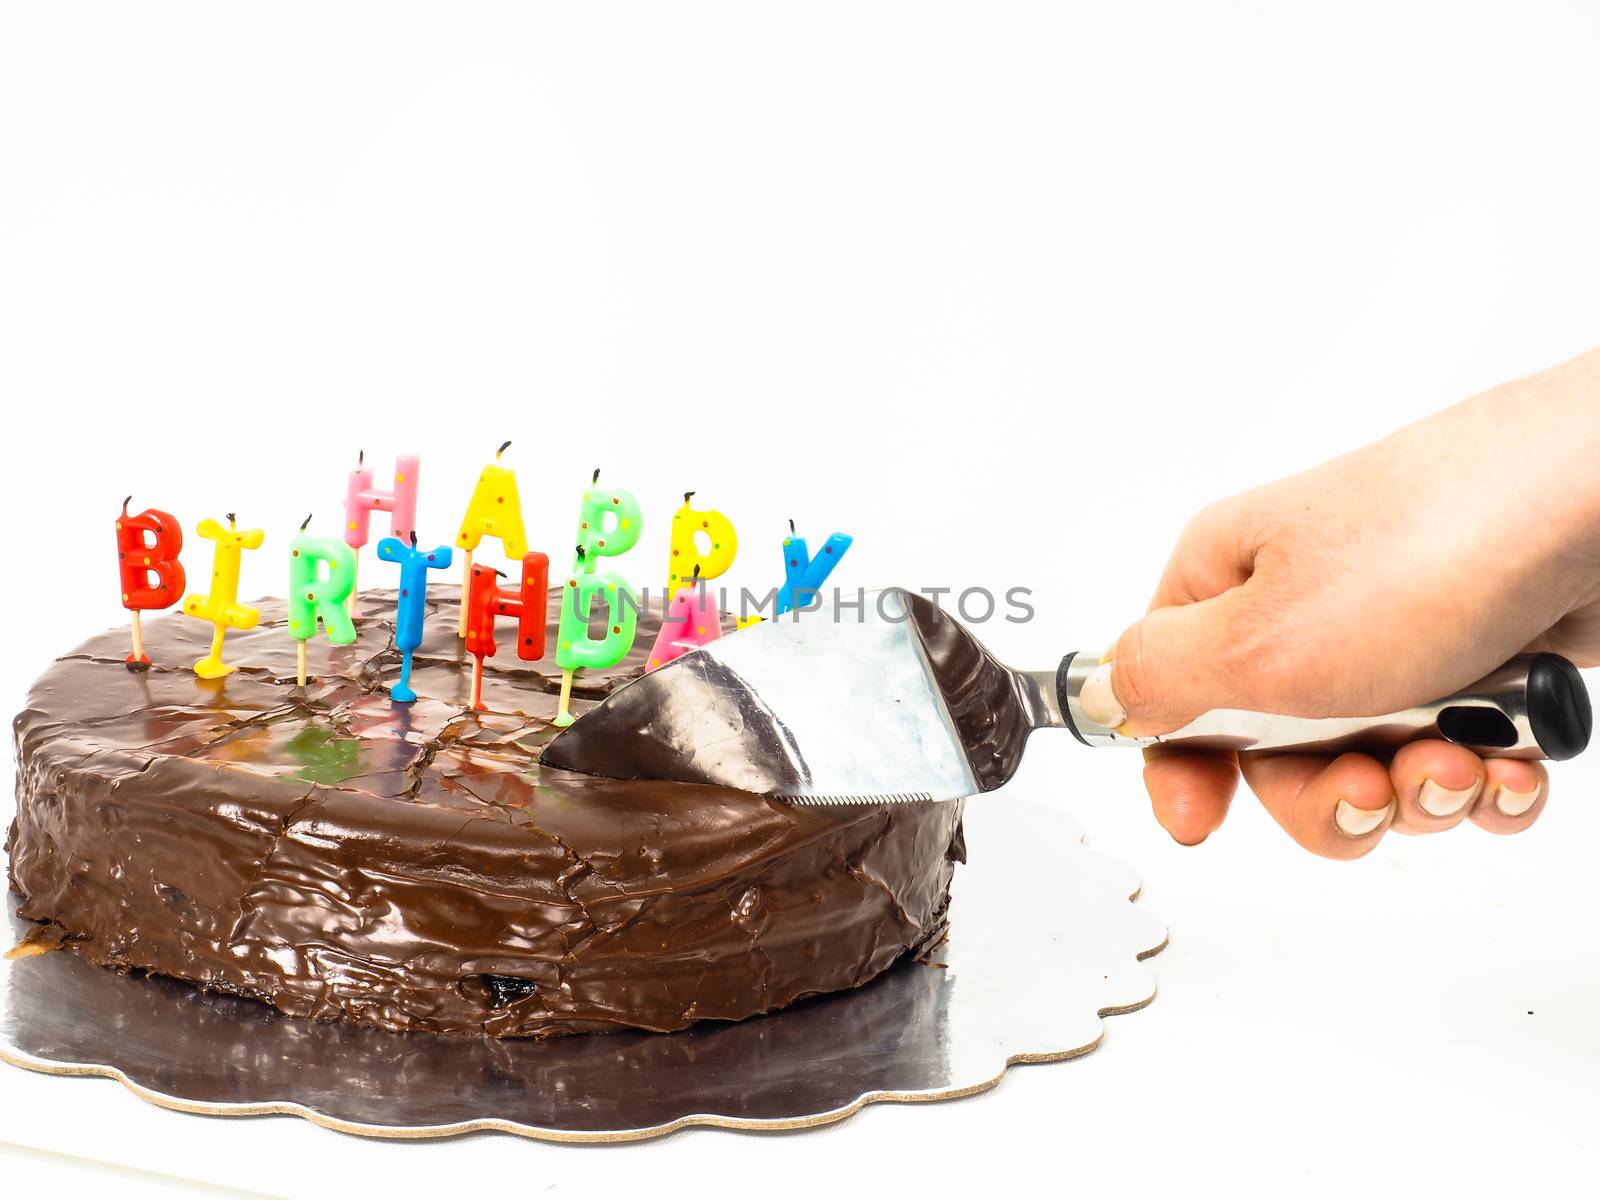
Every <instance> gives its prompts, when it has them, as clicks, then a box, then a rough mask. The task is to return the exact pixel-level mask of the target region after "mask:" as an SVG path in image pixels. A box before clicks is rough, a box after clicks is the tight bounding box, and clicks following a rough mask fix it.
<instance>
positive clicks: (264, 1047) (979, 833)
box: [0, 790, 1166, 1142]
mask: <svg viewBox="0 0 1600 1200" xmlns="http://www.w3.org/2000/svg"><path fill="white" fill-rule="evenodd" d="M966 824H967V846H968V858H969V862H968V863H967V865H966V866H964V867H960V868H958V869H957V871H956V878H955V884H954V887H953V900H952V903H951V910H950V911H951V934H950V938H949V941H948V942H946V943H945V944H944V945H943V946H942V947H940V949H939V951H938V953H937V954H936V956H935V959H936V962H937V964H938V965H930V964H924V963H915V962H902V963H900V964H898V965H897V966H896V967H894V968H893V969H891V970H890V971H888V972H886V973H885V974H883V975H882V976H880V977H879V978H878V979H876V980H874V981H872V982H871V983H869V984H867V985H865V986H864V987H861V988H858V989H856V990H854V991H850V992H843V993H836V994H833V995H828V996H820V997H815V998H813V999H810V1000H806V1001H802V1002H800V1003H799V1004H796V1005H793V1006H791V1007H790V1008H787V1009H784V1010H782V1011H779V1012H775V1013H770V1014H768V1015H766V1016H762V1017H756V1018H752V1019H750V1020H747V1021H740V1022H734V1023H720V1022H705V1023H702V1024H700V1025H696V1026H693V1027H691V1028H690V1029H687V1030H685V1031H683V1032H680V1033H672V1034H647V1033H617V1034H591V1035H579V1036H575V1037H564V1038H556V1039H553V1040H551V1041H545V1042H531V1041H513V1040H496V1039H493V1038H484V1037H477V1036H447V1035H434V1034H401V1033H385V1032H382V1031H379V1030H372V1029H362V1028H357V1027H355V1026H351V1025H345V1024H342V1023H338V1022H316V1021H306V1020H300V1019H296V1018H292V1017H286V1016H283V1015H282V1014H280V1013H278V1012H277V1011H276V1010H275V1009H273V1008H271V1007H269V1006H267V1005H264V1004H259V1003H256V1002H254V1001H249V1000H241V999H238V998H235V997H231V996H224V995H216V994H206V993H202V992H200V991H198V990H196V989H194V988H192V987H190V986H188V985H186V984H182V983H178V982H176V981H173V980H169V979H161V978H154V977H148V976H144V975H141V974H133V975H122V974H118V973H117V972H114V971H109V970H105V969H102V968H99V967H95V966H92V965H90V964H89V963H87V962H85V961H84V960H82V959H80V958H78V957H77V956H76V955H74V954H71V953H68V952H65V951H52V952H50V953H46V954H41V955H37V956H33V957H24V958H15V959H6V960H0V1058H3V1059H4V1060H5V1061H7V1062H9V1063H12V1064H14V1065H16V1066H19V1067H25V1068H27V1069H29V1070H35V1071H44V1072H47V1073H50V1074H56V1075H81V1076H102V1077H108V1078H111V1079H116V1080H119V1081H120V1082H122V1083H123V1084H124V1085H125V1086H127V1087H128V1089H129V1090H130V1091H132V1092H133V1093H134V1094H135V1095H137V1096H139V1097H140V1098H141V1099H144V1100H148V1101H150V1102H151V1103H153V1104H159V1105H161V1106H163V1107H166V1108H174V1109H179V1110H182V1111H184V1112H191V1113H200V1114H205V1115H208V1116H259V1115H265V1114H290V1115H294V1116H299V1117H304V1118H305V1119H306V1120H309V1121H313V1122H315V1123H316V1124H318V1125H322V1126H325V1127H327V1128H330V1129H336V1130H340V1131H342V1132H345V1133H354V1134H364V1135H368V1136H374V1137H391V1138H425V1137H444V1136H450V1135H454V1134H460V1133H472V1132H479V1131H484V1130H497V1131H501V1132H505V1133H514V1134H519V1135H521V1136H524V1137H532V1138H542V1139H547V1140H551V1141H564V1142H614V1141H632V1140H636V1139H641V1138H649V1137H656V1136H658V1135H660V1134H664V1133H670V1132H672V1131H674V1130H677V1129H682V1128H685V1127H686V1126H693V1125H706V1126H718V1127H722V1128H727V1129H747V1130H785V1129H801V1128H805V1127H808V1126H816V1125H824V1124H827V1123H829V1122H833V1121H838V1120H841V1119H842V1118H844V1117H847V1116H849V1115H850V1114H852V1113H854V1112H856V1111H858V1110H860V1109H861V1108H862V1107H863V1106H865V1105H867V1104H871V1103H873V1102H875V1101H931V1100H947V1099H954V1098H957V1097H961V1096H970V1095H973V1094H975V1093H978V1092H983V1091H986V1090H987V1089H989V1088H991V1087H993V1086H994V1085H995V1084H997V1083H998V1082H999V1081H1000V1079H1001V1077H1002V1076H1004V1074H1005V1072H1006V1069H1007V1068H1008V1067H1009V1066H1010V1065H1012V1064H1014V1063H1039V1062H1056V1061H1059V1060H1063V1059H1070V1058H1074V1057H1076V1056H1078V1055H1081V1054H1084V1053H1086V1052H1088V1051H1090V1050H1093V1049H1094V1048H1095V1047H1097V1046H1098V1045H1099V1044H1100V1040H1101V1037H1102V1036H1103V1032H1104V1022H1103V1019H1102V1018H1103V1017H1105V1016H1107V1015H1110V1014H1113V1013H1122V1012H1129V1011H1131V1010H1133V1009H1136V1008H1141V1007H1143V1006H1144V1005H1145V1004H1148V1003H1149V1002H1150V1000H1151V999H1152V998H1153V997H1154V995H1155V978H1154V976H1153V974H1152V973H1151V971H1150V970H1149V968H1148V966H1146V965H1145V964H1144V963H1143V961H1142V960H1143V959H1145V958H1147V957H1149V956H1150V955H1152V954H1154V953H1155V952H1156V951H1158V950H1160V949H1161V948H1162V947H1163V946H1164V945H1165V944H1166V931H1165V928H1164V926H1163V925H1162V923H1161V922H1160V921H1158V920H1157V919H1155V918H1154V917H1152V916H1151V915H1150V914H1149V913H1147V912H1145V911H1143V910H1142V909H1140V908H1139V907H1138V906H1137V905H1135V904H1133V903H1131V901H1132V899H1133V898H1134V897H1135V896H1136V894H1137V892H1138V880H1137V878H1136V877H1135V876H1134V874H1133V872H1132V871H1131V870H1130V869H1129V868H1127V867H1125V866H1123V865H1122V864H1120V863H1117V862H1115V861H1113V860H1112V859H1109V858H1106V857H1105V856H1103V855H1101V854H1098V853H1096V852H1095V851H1093V850H1091V849H1089V848H1088V847H1087V846H1085V845H1084V844H1083V831H1082V829H1081V828H1079V827H1078V826H1077V825H1076V824H1075V823H1073V822H1072V821H1071V819H1069V818H1068V817H1066V816H1065V815H1064V814H1062V813H1060V812H1059V811H1056V810H1054V809H1051V808H1047V807H1045V806H1043V805H1040V804H1036V803H1032V802H1028V801H1025V800H1023V799H1022V798H1020V797H1018V796H1013V795H1011V794H1010V793H1009V790H1008V791H1007V792H1006V793H1002V794H999V795H990V796H985V797H982V798H980V799H978V800H976V801H972V802H970V803H969V804H968V806H967V819H966ZM10 919H11V922H12V926H13V929H12V932H13V938H12V940H13V941H14V942H16V941H20V940H21V937H22V935H23V933H24V932H25V931H26V929H27V928H28V926H29V922H26V921H23V920H21V919H20V918H18V917H17V916H16V897H15V896H12V897H11V903H10Z"/></svg>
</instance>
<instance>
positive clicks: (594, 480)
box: [589, 467, 600, 487]
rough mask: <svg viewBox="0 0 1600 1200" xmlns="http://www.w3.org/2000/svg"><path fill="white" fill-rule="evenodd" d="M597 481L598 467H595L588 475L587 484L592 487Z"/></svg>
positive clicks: (598, 476)
mask: <svg viewBox="0 0 1600 1200" xmlns="http://www.w3.org/2000/svg"><path fill="white" fill-rule="evenodd" d="M599 482H600V468H599V467H596V468H595V469H594V474H593V475H591V476H590V477H589V486H590V487H593V486H594V485H595V484H597V483H599Z"/></svg>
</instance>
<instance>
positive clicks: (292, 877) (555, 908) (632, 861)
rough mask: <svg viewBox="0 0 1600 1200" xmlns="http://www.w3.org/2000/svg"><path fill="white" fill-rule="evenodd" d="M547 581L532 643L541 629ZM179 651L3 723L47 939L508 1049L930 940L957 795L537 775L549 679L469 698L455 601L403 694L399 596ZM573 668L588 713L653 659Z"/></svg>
mask: <svg viewBox="0 0 1600 1200" xmlns="http://www.w3.org/2000/svg"><path fill="white" fill-rule="evenodd" d="M556 603H557V600H556V593H554V592H553V593H552V594H551V599H550V609H549V624H550V635H549V644H552V645H553V644H554V642H555V632H554V630H555V615H556ZM260 608H261V623H260V625H259V626H258V627H257V628H256V629H254V630H252V631H250V632H247V633H242V634H235V635H230V636H229V638H228V641H227V650H226V652H225V658H226V659H227V660H228V661H229V662H231V663H234V664H236V665H237V666H238V668H239V669H238V671H237V672H236V673H234V674H233V675H230V676H228V677H227V678H225V679H219V680H212V681H208V680H203V679H199V678H197V677H196V676H195V674H194V673H193V672H192V671H191V670H190V666H191V664H192V663H193V662H194V661H195V660H196V659H197V658H199V657H201V656H202V655H203V654H204V653H205V651H206V648H207V643H208V641H209V638H210V633H211V628H210V626H209V625H206V624H203V623H201V622H198V621H193V620H187V619H184V618H182V617H179V616H166V617H163V618H160V619H157V620H149V621H146V622H145V626H144V630H145V645H146V648H147V652H148V653H149V655H150V657H151V658H152V660H153V662H154V666H153V667H152V668H150V669H149V670H146V671H130V670H128V669H127V667H125V666H124V663H123V658H124V656H125V654H126V640H127V634H126V631H125V630H122V631H112V632H109V633H106V634H103V635H101V636H99V637H97V638H93V639H91V640H90V641H88V642H86V643H84V644H83V645H82V646H80V647H78V648H77V649H76V650H74V651H72V652H71V653H69V654H66V655H63V656H62V657H61V658H59V659H58V660H56V662H55V663H54V664H53V665H52V666H51V668H50V669H49V670H48V671H47V672H46V673H45V674H44V675H43V676H42V677H41V678H40V679H39V680H38V682H37V683H36V684H35V685H34V687H33V689H32V691H31V692H30V694H29V697H28V705H27V708H26V709H25V710H24V711H23V712H22V713H21V714H20V715H19V716H18V717H17V719H16V722H15V730H16V740H17V762H18V769H17V818H16V821H15V823H14V824H13V825H12V827H11V830H10V834H9V837H8V838H7V843H6V846H7V850H8V852H9V857H10V879H11V884H12V887H13V888H14V890H15V891H17V892H18V893H19V894H20V896H21V902H20V911H21V912H22V914H23V915H24V916H26V917H29V918H32V919H34V920H36V921H38V922H41V925H40V927H39V928H38V930H37V931H36V937H37V938H38V939H40V940H42V941H46V942H59V943H60V944H62V945H64V946H65V947H66V948H67V949H69V950H71V951H73V952H75V953H78V954H81V955H83V956H84V957H85V958H87V959H89V960H91V961H93V962H96V963H99V964H102V965H104V966H107V967H112V968H117V969H124V970H126V969H137V970H143V971H150V972H157V973H160V974H163V975H168V976H173V977H176V978H178V979H184V980H188V981H191V982H193V983H195V984H197V985H199V986H200V987H202V988H207V989H212V990H216V991H223V992H228V993H232V994H236V995H241V996H248V997H254V998H256V999H259V1000H263V1001H266V1002H268V1003H271V1004H274V1005H276V1006H277V1007H278V1008H280V1009H282V1010H283V1011H284V1012H286V1013H290V1014H293V1015H295V1016H302V1017H311V1018H319V1019H343V1020H346V1021H352V1022H356V1023H359V1024H363V1025H369V1026H376V1027H378V1028H380V1029H386V1030H430V1031H438V1032H472V1033H486V1034H490V1035H494V1036H498V1037H534V1038H544V1037H555V1036H559V1035H562V1034H570V1033H583V1032H592V1031H603V1030H615V1029H623V1028H637V1029H646V1030H661V1031H666V1030H674V1029H681V1028H683V1027H685V1026H687V1025H689V1024H691V1023H693V1022H695V1021H699V1020H705V1019H719V1020H738V1019H741V1018H744V1017H749V1016H752V1015H754V1014H757V1013H761V1012H766V1011H768V1010H771V1009H774V1008H779V1007H781V1006H783V1005H787V1004H790V1003H793V1002H794V1001H796V1000H798V999H800V998H802V997H804V996H808V995H812V994H815V993H819V992H829V991H835V990H839V989H843V988H851V987H855V986H858V985H860V984H862V983H865V982H866V981H868V980H870V979H871V978H873V977H874V976H875V975H877V974H878V973H879V972H881V971H883V970H885V969H886V968H887V967H889V966H890V965H891V964H893V963H894V962H895V961H896V960H897V959H900V958H901V957H903V956H906V955H916V954H918V953H919V952H921V951H923V950H924V949H926V948H929V947H931V946H932V945H934V944H936V943H937V942H938V941H939V940H940V939H941V938H942V937H943V935H944V932H945V928H946V910H947V906H948V903H949V886H950V880H951V875H952V873H953V871H954V868H955V864H956V863H957V862H959V861H961V860H962V855H963V848H962V839H961V806H960V804H901V805H888V806H883V807H864V808H831V807H818V808H807V807H795V806H791V805H788V804H784V803H781V802H777V801H770V800H767V799H764V798H761V797H758V796H753V795H749V794H747V793H743V792H736V791H729V790H725V789H720V788H712V787H704V786H700V785H695V784H684V783H659V782H645V781H626V782H625V781H619V780H611V779H602V778H598V777H594V776H587V775H579V774H575V773H572V772H568V771H560V770H556V769H555V768H553V767H541V765H540V761H539V756H540V749H541V747H542V746H543V745H544V744H545V743H546V742H548V741H549V740H550V738H551V736H552V735H553V732H554V731H553V729H552V728H551V726H550V721H551V718H552V717H553V716H554V714H555V711H556V698H557V692H558V689H559V683H560V676H559V672H558V671H557V670H556V668H555V666H554V664H553V663H552V662H549V661H541V662H536V663H527V662H522V661H520V660H518V659H516V658H513V657H511V656H510V655H509V654H505V653H502V654H501V655H500V656H499V657H497V658H495V659H491V660H489V662H488V664H487V667H486V675H485V682H484V689H483V697H484V703H485V705H486V707H487V708H488V710H489V711H487V712H481V713H475V712H473V711H471V709H470V707H469V697H470V692H471V666H472V660H471V658H470V657H469V656H467V655H466V653H465V651H464V650H463V648H462V645H461V642H460V640H459V639H457V637H456V636H455V630H456V624H457V621H456V616H457V609H456V603H455V601H454V600H453V599H440V600H437V601H431V602H430V611H429V617H428V628H427V637H426V639H425V640H424V643H423V645H422V647H421V648H420V649H419V650H418V651H417V652H416V666H415V670H414V673H413V684H414V686H415V688H416V691H417V693H418V696H419V698H418V700H417V701H416V702H415V703H414V704H409V705H405V704H396V703H393V702H392V701H391V700H390V699H389V696H388V691H387V685H388V684H389V683H391V682H392V681H393V680H394V678H395V677H396V675H397V674H398V670H399V654H398V652H397V651H396V650H395V649H394V647H393V632H394V629H393V612H394V605H393V598H392V593H391V594H389V595H387V596H386V595H385V594H384V593H380V592H368V593H365V594H363V596H362V603H361V608H362V611H363V613H364V614H365V615H363V616H362V617H360V618H359V619H358V621H357V629H358V637H357V640H356V642H355V643H354V644H353V645H350V646H340V647H333V646H329V645H327V644H326V643H325V642H323V641H321V640H317V641H313V642H312V643H311V647H310V654H311V670H312V672H313V675H314V678H313V679H312V680H311V682H310V683H309V684H308V685H307V687H306V688H305V689H304V690H303V691H302V690H301V689H299V688H298V687H297V686H296V684H295V678H294V674H295V643H294V641H293V640H292V639H291V638H290V637H289V635H288V633H287V632H286V630H285V610H284V605H283V604H282V602H280V601H273V600H267V601H264V602H262V603H261V605H260ZM658 627H659V622H658V619H656V618H654V617H650V616H641V619H640V622H639V633H638V637H637V638H636V640H635V643H634V645H635V649H634V652H633V653H632V654H631V655H630V656H629V657H628V658H627V659H625V660H624V661H623V662H622V663H620V664H618V665H617V666H616V667H614V668H611V669H609V670H606V671H596V672H585V673H582V674H580V676H579V679H578V684H577V687H576V689H575V692H574V696H575V700H574V705H573V711H574V712H575V713H577V714H578V715H580V716H581V715H582V713H583V711H584V710H585V709H586V708H587V707H589V706H591V705H593V704H594V703H595V702H596V701H597V700H598V699H600V698H602V697H603V696H604V695H605V694H606V693H607V692H608V691H609V690H610V689H612V688H614V687H616V686H618V685H619V684H621V683H622V682H625V681H626V680H628V679H630V678H633V677H634V676H636V675H637V674H638V673H639V672H640V671H641V670H642V669H643V658H644V654H645V652H646V651H647V649H648V648H649V646H650V645H651V644H652V642H653V641H654V636H655V633H656V631H657V629H658Z"/></svg>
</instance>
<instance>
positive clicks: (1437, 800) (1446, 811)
mask: <svg viewBox="0 0 1600 1200" xmlns="http://www.w3.org/2000/svg"><path fill="white" fill-rule="evenodd" d="M1479 782H1480V781H1478V780H1474V781H1473V784H1472V786H1471V787H1468V788H1462V789H1461V790H1460V791H1459V792H1452V791H1451V790H1450V789H1449V788H1447V787H1445V786H1443V785H1442V784H1439V783H1435V782H1434V781H1433V780H1431V779H1424V780H1423V781H1422V788H1421V789H1420V790H1419V791H1418V792H1417V807H1418V808H1420V809H1422V811H1423V812H1425V813H1427V814H1428V815H1429V816H1430V817H1453V816H1455V815H1456V814H1457V813H1458V812H1460V811H1461V810H1462V809H1463V808H1465V807H1466V806H1467V804H1468V803H1469V802H1470V801H1471V800H1472V799H1474V798H1475V797H1476V796H1477V794H1478V787H1479Z"/></svg>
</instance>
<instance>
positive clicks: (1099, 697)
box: [1078, 662, 1128, 729]
mask: <svg viewBox="0 0 1600 1200" xmlns="http://www.w3.org/2000/svg"><path fill="white" fill-rule="evenodd" d="M1078 707H1079V708H1081V709H1083V715H1084V716H1086V717H1088V718H1089V720H1091V721H1093V722H1094V723H1095V724H1096V725H1104V726H1105V727H1106V728H1107V729H1115V728H1116V727H1117V726H1118V725H1121V724H1122V723H1123V722H1124V721H1126V720H1127V719H1128V714H1127V712H1126V711H1125V710H1124V709H1123V707H1122V705H1121V704H1119V703H1118V702H1117V694H1116V693H1115V692H1113V691H1112V690H1111V664H1110V663H1109V662H1103V663H1101V664H1100V665H1099V666H1098V667H1096V668H1095V671H1094V674H1093V675H1091V676H1089V678H1087V679H1085V680H1084V681H1083V688H1082V689H1081V690H1080V691H1079V692H1078Z"/></svg>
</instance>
